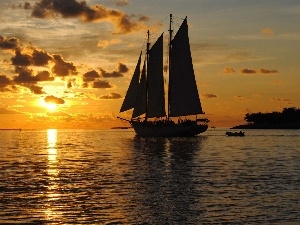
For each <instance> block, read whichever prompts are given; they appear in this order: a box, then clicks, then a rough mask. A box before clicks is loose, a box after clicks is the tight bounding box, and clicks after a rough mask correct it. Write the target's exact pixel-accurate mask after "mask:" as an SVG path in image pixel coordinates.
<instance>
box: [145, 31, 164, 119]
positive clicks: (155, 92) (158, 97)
mask: <svg viewBox="0 0 300 225" xmlns="http://www.w3.org/2000/svg"><path fill="white" fill-rule="evenodd" d="M147 69H148V70H147V79H148V83H147V85H148V88H147V89H148V107H147V114H146V115H147V117H149V118H153V117H164V116H166V110H165V93H164V77H163V34H162V35H161V36H160V37H159V38H158V40H157V41H156V43H155V44H154V45H153V46H152V48H151V49H150V51H149V62H148V68H147Z"/></svg>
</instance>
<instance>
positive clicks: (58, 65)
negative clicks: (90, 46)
mask: <svg viewBox="0 0 300 225" xmlns="http://www.w3.org/2000/svg"><path fill="white" fill-rule="evenodd" d="M53 61H54V63H55V65H54V66H53V68H52V72H53V73H55V74H56V75H57V76H62V77H64V76H68V75H76V74H77V69H76V67H75V66H74V65H73V63H72V62H65V61H64V59H63V57H62V56H61V55H53Z"/></svg>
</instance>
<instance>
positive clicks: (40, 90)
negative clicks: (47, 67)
mask: <svg viewBox="0 0 300 225" xmlns="http://www.w3.org/2000/svg"><path fill="white" fill-rule="evenodd" d="M24 86H25V87H27V88H29V89H30V91H31V92H32V93H33V94H36V95H41V94H45V92H44V91H43V87H40V86H37V85H32V84H29V85H27V84H25V85H24Z"/></svg>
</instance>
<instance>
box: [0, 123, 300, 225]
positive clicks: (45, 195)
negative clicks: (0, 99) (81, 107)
mask: <svg viewBox="0 0 300 225" xmlns="http://www.w3.org/2000/svg"><path fill="white" fill-rule="evenodd" d="M225 131H226V129H215V130H214V129H209V130H208V131H207V132H205V133H203V134H201V135H199V136H197V137H193V138H138V137H135V134H134V133H133V131H132V130H130V129H129V130H27V131H17V130H10V131H9V130H2V131H0V149H1V152H0V154H1V156H0V224H300V131H299V130H245V131H246V136H245V137H227V136H226V135H225Z"/></svg>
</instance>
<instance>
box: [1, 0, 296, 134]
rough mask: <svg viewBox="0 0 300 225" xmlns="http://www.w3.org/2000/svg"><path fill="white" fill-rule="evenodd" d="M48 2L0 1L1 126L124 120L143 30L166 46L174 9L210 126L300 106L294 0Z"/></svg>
mask: <svg viewBox="0 0 300 225" xmlns="http://www.w3.org/2000/svg"><path fill="white" fill-rule="evenodd" d="M49 2H52V1H42V0H27V1H26V0H25V1H23V0H6V1H0V8H1V10H2V13H1V14H0V23H1V26H0V129H3V128H22V129H26V128H28V129H35V128H41V129H47V128H83V129H85V128H88V129H99V128H110V127H113V126H122V125H123V122H122V121H120V120H118V119H116V116H118V115H119V109H120V107H121V104H122V101H123V98H124V96H125V93H126V90H127V88H128V85H129V82H130V79H131V76H132V73H133V70H134V68H135V65H136V61H137V59H138V56H139V53H140V51H141V50H143V49H144V47H145V37H146V31H147V30H148V29H150V32H151V34H152V36H151V42H152V43H154V41H155V38H157V37H158V36H159V35H160V34H161V32H163V31H164V32H165V34H166V35H165V39H166V40H165V42H166V43H167V30H168V16H169V14H170V13H172V14H173V15H174V22H175V23H174V30H175V32H176V29H178V27H179V25H180V24H181V22H182V18H184V17H185V16H187V17H188V24H189V34H190V42H191V48H192V56H193V61H194V70H195V74H196V80H197V84H198V89H199V94H200V98H201V103H202V107H203V110H204V111H205V112H206V116H207V117H208V118H209V119H210V121H211V122H210V126H217V127H221V126H225V127H230V126H234V125H238V124H241V123H244V121H243V118H244V115H245V114H246V113H248V112H258V111H261V112H270V111H281V110H282V108H285V107H298V108H299V107H300V97H299V87H298V86H299V83H300V82H299V81H300V78H299V71H300V63H299V61H300V59H299V52H300V27H299V21H300V2H299V1H298V0H286V1H285V0H281V1H280V0H277V1H276V0H274V1H258V0H253V1H239V0H233V1H223V0H216V1H206V0H185V1H171V0H162V1H155V0H154V1H151V2H150V1H145V0H108V1H100V0H88V1H85V3H80V2H81V1H75V0H68V1H65V0H57V1H55V3H53V4H49ZM66 3H67V4H66ZM16 15H17V16H16ZM126 125H128V124H126Z"/></svg>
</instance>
